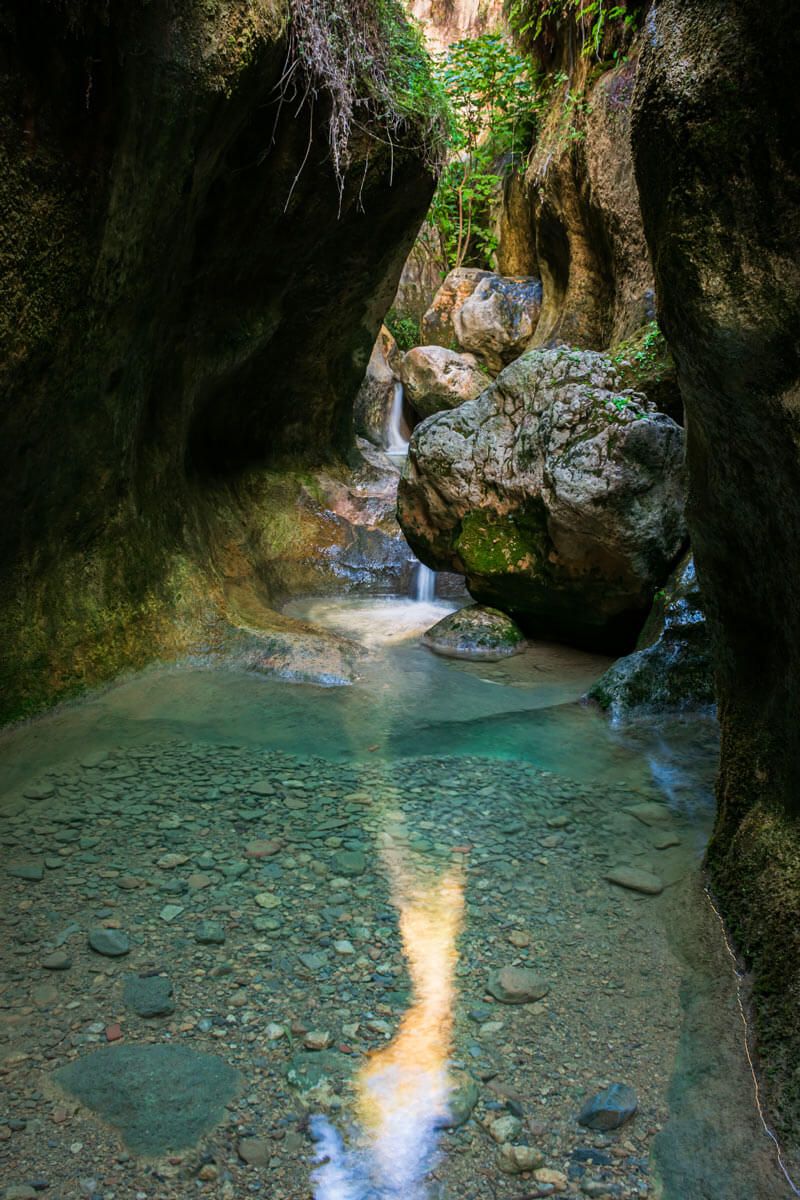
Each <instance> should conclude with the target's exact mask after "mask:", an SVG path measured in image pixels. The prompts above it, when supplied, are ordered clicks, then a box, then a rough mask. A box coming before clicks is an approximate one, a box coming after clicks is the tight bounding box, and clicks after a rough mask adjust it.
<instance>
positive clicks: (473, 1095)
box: [436, 1071, 479, 1129]
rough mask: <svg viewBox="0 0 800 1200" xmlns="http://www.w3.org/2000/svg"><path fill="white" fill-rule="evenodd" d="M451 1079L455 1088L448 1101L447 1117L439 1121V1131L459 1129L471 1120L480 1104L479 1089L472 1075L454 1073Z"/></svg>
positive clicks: (437, 1123) (461, 1072) (437, 1125)
mask: <svg viewBox="0 0 800 1200" xmlns="http://www.w3.org/2000/svg"><path fill="white" fill-rule="evenodd" d="M450 1079H451V1084H452V1085H453V1086H452V1088H451V1091H450V1095H449V1097H448V1101H447V1115H446V1116H443V1117H439V1118H438V1119H437V1121H436V1128H437V1129H459V1128H460V1126H462V1125H464V1124H466V1122H467V1121H468V1120H469V1118H470V1116H471V1115H472V1110H473V1108H474V1107H475V1105H476V1104H477V1103H478V1095H479V1088H478V1085H477V1083H476V1082H475V1080H474V1079H473V1078H472V1076H471V1075H468V1074H467V1073H466V1071H453V1072H452V1074H451V1077H450Z"/></svg>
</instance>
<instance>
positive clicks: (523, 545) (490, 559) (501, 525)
mask: <svg viewBox="0 0 800 1200" xmlns="http://www.w3.org/2000/svg"><path fill="white" fill-rule="evenodd" d="M547 541H548V539H547V534H546V526H545V517H544V512H543V511H542V513H541V514H539V513H535V512H533V511H532V512H531V513H529V514H526V515H525V516H522V517H520V516H519V515H516V516H511V515H508V516H498V515H496V514H494V513H491V512H484V511H481V510H477V511H475V512H471V513H467V514H466V515H465V516H464V517H463V518H462V520H461V530H460V532H459V535H458V538H457V539H456V541H455V543H454V549H455V551H456V553H457V554H458V556H459V558H460V559H461V561H462V562H463V564H464V568H465V571H466V574H467V575H469V576H473V575H479V576H490V575H497V574H504V573H508V572H514V571H518V570H521V569H522V568H523V567H525V566H526V564H529V563H530V559H531V557H532V556H533V557H534V558H535V559H538V558H540V557H542V553H543V550H544V548H545V545H546V544H547Z"/></svg>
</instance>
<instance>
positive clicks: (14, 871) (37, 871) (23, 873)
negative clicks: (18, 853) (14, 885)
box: [6, 862, 44, 883]
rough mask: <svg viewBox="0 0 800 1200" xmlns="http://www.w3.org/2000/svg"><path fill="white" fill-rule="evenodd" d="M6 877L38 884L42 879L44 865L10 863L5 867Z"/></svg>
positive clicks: (40, 863)
mask: <svg viewBox="0 0 800 1200" xmlns="http://www.w3.org/2000/svg"><path fill="white" fill-rule="evenodd" d="M6 875H10V876H11V877H12V879H27V880H29V881H30V882H31V883H38V882H39V880H40V879H43V878H44V863H43V862H16V863H14V862H12V863H9V864H8V866H7V867H6Z"/></svg>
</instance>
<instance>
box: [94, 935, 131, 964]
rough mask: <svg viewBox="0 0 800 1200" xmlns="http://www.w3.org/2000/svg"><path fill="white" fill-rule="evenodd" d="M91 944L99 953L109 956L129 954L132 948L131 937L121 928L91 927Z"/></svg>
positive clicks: (116, 956)
mask: <svg viewBox="0 0 800 1200" xmlns="http://www.w3.org/2000/svg"><path fill="white" fill-rule="evenodd" d="M89 945H90V946H91V948H92V950H94V951H95V952H96V953H97V954H104V955H105V956H106V957H107V958H118V957H120V956H121V955H123V954H128V953H129V951H130V948H131V943H130V938H129V937H128V936H127V934H124V933H122V932H121V931H120V930H119V929H91V930H90V931H89Z"/></svg>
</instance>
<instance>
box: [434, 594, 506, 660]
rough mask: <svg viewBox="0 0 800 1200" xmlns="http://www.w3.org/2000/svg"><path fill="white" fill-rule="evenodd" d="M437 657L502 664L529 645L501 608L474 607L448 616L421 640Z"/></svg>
mask: <svg viewBox="0 0 800 1200" xmlns="http://www.w3.org/2000/svg"><path fill="white" fill-rule="evenodd" d="M420 641H421V642H422V644H423V646H427V647H428V649H429V650H432V651H433V653H434V654H441V655H443V656H444V657H445V658H465V659H468V660H470V661H472V662H499V661H500V659H503V658H509V657H510V655H512V654H521V653H522V651H523V650H524V649H525V647H526V645H527V642H526V640H525V635H524V633H523V632H522V630H521V629H520V628H519V626H517V625H515V624H514V622H513V621H512V620H511V618H510V617H507V616H506V614H505V613H504V612H501V611H500V609H499V608H489V607H487V606H485V605H483V604H472V605H468V606H467V607H466V608H460V609H459V610H458V612H454V613H449V614H448V615H447V616H446V617H443V618H442V620H441V621H437V622H436V624H435V625H432V626H431V628H430V629H426V631H425V633H423V635H422V637H421V638H420Z"/></svg>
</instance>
